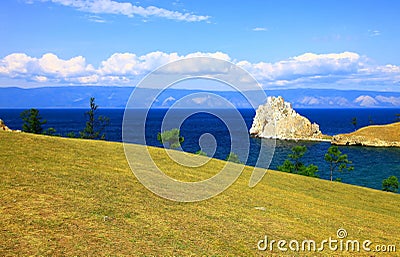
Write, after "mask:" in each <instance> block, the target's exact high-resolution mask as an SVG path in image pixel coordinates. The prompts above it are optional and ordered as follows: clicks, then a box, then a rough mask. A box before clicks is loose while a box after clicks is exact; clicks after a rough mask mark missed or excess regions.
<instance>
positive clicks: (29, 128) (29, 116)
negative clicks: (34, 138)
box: [20, 108, 47, 134]
mask: <svg viewBox="0 0 400 257" xmlns="http://www.w3.org/2000/svg"><path fill="white" fill-rule="evenodd" d="M20 116H21V118H22V120H23V121H24V124H22V131H24V132H28V133H35V134H42V133H43V128H42V125H43V124H46V123H47V121H46V120H42V117H41V116H40V114H39V110H38V109H34V108H32V109H29V110H25V111H23V112H22V113H21V115H20Z"/></svg>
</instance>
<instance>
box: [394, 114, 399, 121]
mask: <svg viewBox="0 0 400 257" xmlns="http://www.w3.org/2000/svg"><path fill="white" fill-rule="evenodd" d="M395 116H396V119H395V122H400V113H396V114H395Z"/></svg>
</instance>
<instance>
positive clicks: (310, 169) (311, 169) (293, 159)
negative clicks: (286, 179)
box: [278, 145, 318, 177]
mask: <svg viewBox="0 0 400 257" xmlns="http://www.w3.org/2000/svg"><path fill="white" fill-rule="evenodd" d="M306 152H307V147H305V146H300V145H298V146H295V147H293V148H292V153H290V154H288V158H289V159H286V160H285V161H284V162H283V164H282V165H281V166H278V170H279V171H283V172H289V173H295V174H300V175H303V176H309V177H318V175H316V173H317V172H318V166H316V165H314V164H310V165H308V166H305V165H304V164H303V163H302V162H301V161H300V159H301V158H302V157H303V156H304V154H305V153H306Z"/></svg>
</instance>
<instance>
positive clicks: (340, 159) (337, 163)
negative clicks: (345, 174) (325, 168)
mask: <svg viewBox="0 0 400 257" xmlns="http://www.w3.org/2000/svg"><path fill="white" fill-rule="evenodd" d="M325 161H326V162H328V163H329V168H330V177H331V181H333V172H334V171H335V170H336V169H337V170H338V171H339V172H342V171H343V170H348V171H351V170H353V169H354V167H353V166H351V165H350V164H351V163H352V162H351V161H349V160H348V159H347V154H342V152H341V151H340V150H339V148H338V147H337V146H336V145H332V146H331V147H329V148H328V151H327V153H326V154H325Z"/></svg>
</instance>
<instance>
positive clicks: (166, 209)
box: [0, 132, 400, 256]
mask: <svg viewBox="0 0 400 257" xmlns="http://www.w3.org/2000/svg"><path fill="white" fill-rule="evenodd" d="M0 146H1V147H0V149H1V151H0V152H1V153H0V163H1V169H0V238H1V240H0V256H27V255H42V256H123V255H125V256H284V255H287V256H306V255H307V256H321V255H322V256H332V255H335V256H349V255H359V256H375V255H376V256H396V252H392V253H388V254H377V253H373V252H370V253H366V252H362V251H361V252H359V253H354V252H331V251H329V250H325V251H322V252H311V253H309V252H300V253H297V252H293V251H288V252H281V251H279V250H277V249H276V248H275V250H274V251H272V252H271V251H265V252H260V251H258V250H257V242H258V241H259V240H260V239H262V238H264V236H265V235H267V236H268V237H269V238H270V239H275V240H279V239H286V240H291V239H294V240H299V241H301V240H304V239H313V240H316V241H317V242H318V241H321V240H323V239H328V238H329V237H332V238H336V231H337V229H339V228H345V229H346V230H347V232H348V238H349V239H358V240H360V241H361V240H366V239H369V240H371V241H373V242H374V244H373V245H377V244H394V245H396V247H397V249H396V250H397V255H399V254H400V241H399V235H400V224H399V221H400V195H398V194H393V193H386V192H381V191H377V190H372V189H368V188H361V187H357V186H351V185H346V184H342V183H337V182H329V181H324V180H320V179H315V178H309V177H303V176H297V175H293V174H286V173H281V172H276V171H267V174H266V176H265V177H264V179H263V180H262V181H261V182H260V183H259V184H258V185H257V186H256V187H255V188H249V187H248V186H247V184H248V180H249V177H250V171H251V168H246V169H245V171H244V172H243V174H242V176H241V177H240V178H239V179H238V180H237V181H236V182H235V184H233V186H231V187H230V188H229V189H228V190H226V191H225V192H223V193H222V194H220V195H218V196H216V197H214V198H212V199H210V200H206V201H202V202H197V203H179V202H172V201H169V200H165V199H163V198H160V197H158V196H156V195H154V194H153V193H151V192H149V191H148V190H147V189H145V188H144V187H143V186H142V185H141V184H140V183H139V182H138V180H137V179H136V178H135V176H134V175H133V173H132V172H131V170H130V169H129V166H128V164H127V162H126V159H125V155H124V151H123V147H122V144H120V143H113V142H102V141H89V140H79V139H65V138H57V137H47V136H41V135H31V134H25V133H6V132H2V133H0ZM135 147H137V151H138V152H140V151H145V150H146V149H145V146H135ZM149 151H150V152H151V154H152V155H153V156H157V158H158V160H157V162H158V163H159V165H160V166H161V167H162V168H164V169H166V170H167V173H168V174H169V175H171V176H174V177H176V178H178V179H179V178H180V179H184V180H189V181H193V180H195V178H197V179H200V178H204V177H210V176H211V175H212V174H214V173H215V172H216V170H217V169H219V167H221V166H222V165H223V164H224V162H223V161H219V160H212V161H211V162H210V163H209V164H207V165H206V166H205V167H202V168H199V169H193V170H192V169H184V168H182V167H180V166H179V165H174V164H172V163H171V161H170V160H169V159H168V158H167V156H166V155H165V152H164V151H163V150H162V149H157V148H149ZM138 162H140V160H138ZM143 168H144V169H145V168H146V165H145V164H144V165H143ZM193 171H195V173H193ZM256 207H263V208H261V210H260V209H256Z"/></svg>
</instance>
